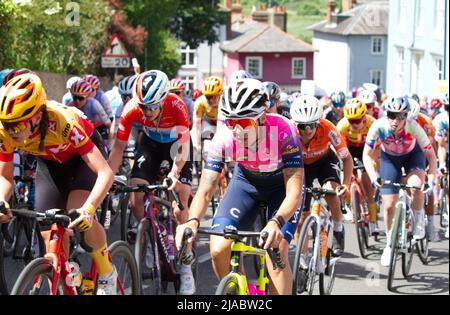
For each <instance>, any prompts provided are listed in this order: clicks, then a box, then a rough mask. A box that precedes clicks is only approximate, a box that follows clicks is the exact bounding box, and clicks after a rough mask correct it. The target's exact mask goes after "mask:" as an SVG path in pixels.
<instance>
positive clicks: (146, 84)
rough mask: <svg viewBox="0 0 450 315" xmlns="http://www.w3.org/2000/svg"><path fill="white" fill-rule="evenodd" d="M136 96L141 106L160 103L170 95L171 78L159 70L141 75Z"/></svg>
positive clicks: (136, 88)
mask: <svg viewBox="0 0 450 315" xmlns="http://www.w3.org/2000/svg"><path fill="white" fill-rule="evenodd" d="M134 94H135V95H134V97H136V98H137V101H138V103H139V104H144V105H153V104H156V103H159V102H161V101H163V100H164V99H165V98H166V96H167V94H169V78H167V75H166V74H165V73H164V72H162V71H159V70H150V71H146V72H144V73H141V74H140V75H139V76H138V78H137V80H136V86H135V89H134Z"/></svg>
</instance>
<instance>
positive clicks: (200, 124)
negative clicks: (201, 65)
mask: <svg viewBox="0 0 450 315" xmlns="http://www.w3.org/2000/svg"><path fill="white" fill-rule="evenodd" d="M222 89H223V86H222V79H220V78H219V77H215V76H212V77H209V78H207V79H206V80H205V82H204V83H203V86H202V93H203V95H202V96H200V97H199V98H198V99H197V100H196V101H195V104H194V118H193V124H192V132H191V134H192V142H193V144H194V151H195V160H196V161H201V158H203V160H206V153H207V152H208V150H209V145H210V142H211V139H212V138H213V137H214V134H215V133H216V127H217V114H218V108H219V101H220V96H221V95H222ZM202 144H203V149H202ZM201 152H203V156H201V155H200V153H201Z"/></svg>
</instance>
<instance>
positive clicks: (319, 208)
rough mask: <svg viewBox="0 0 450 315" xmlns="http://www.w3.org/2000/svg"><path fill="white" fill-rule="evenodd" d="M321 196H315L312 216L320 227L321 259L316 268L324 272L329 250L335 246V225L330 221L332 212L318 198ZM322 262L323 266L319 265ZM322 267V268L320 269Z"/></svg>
mask: <svg viewBox="0 0 450 315" xmlns="http://www.w3.org/2000/svg"><path fill="white" fill-rule="evenodd" d="M318 197H320V196H313V198H314V202H313V206H312V207H311V215H312V216H315V217H316V218H317V221H318V222H319V225H320V233H321V235H320V237H319V239H320V249H321V250H320V253H321V255H320V257H319V259H318V260H317V261H316V268H317V269H318V271H320V272H323V270H322V269H324V268H325V265H326V262H325V261H324V260H326V257H327V251H328V248H331V247H332V246H333V223H332V221H331V220H330V218H331V214H330V212H329V211H328V210H327V209H326V208H325V207H324V206H323V205H322V202H321V201H320V199H319V198H318ZM319 262H321V266H320V265H319ZM320 267H322V268H320Z"/></svg>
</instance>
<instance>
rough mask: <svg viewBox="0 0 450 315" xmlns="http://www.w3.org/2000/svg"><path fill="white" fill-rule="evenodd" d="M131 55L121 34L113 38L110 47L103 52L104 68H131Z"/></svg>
mask: <svg viewBox="0 0 450 315" xmlns="http://www.w3.org/2000/svg"><path fill="white" fill-rule="evenodd" d="M129 67H130V56H129V55H128V52H127V50H126V48H125V45H124V44H123V43H122V41H121V40H120V38H119V36H117V35H114V36H113V37H112V38H111V41H110V43H109V46H108V48H106V49H105V51H104V52H103V54H102V68H129Z"/></svg>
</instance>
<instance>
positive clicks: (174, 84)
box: [169, 79, 194, 128]
mask: <svg viewBox="0 0 450 315" xmlns="http://www.w3.org/2000/svg"><path fill="white" fill-rule="evenodd" d="M169 91H170V93H173V94H175V95H177V96H178V97H180V98H181V99H182V100H183V101H184V104H186V106H187V108H188V112H189V128H192V116H193V112H194V103H193V101H192V99H190V98H189V97H186V95H185V91H186V83H185V82H184V80H181V79H172V80H171V81H170V83H169Z"/></svg>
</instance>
